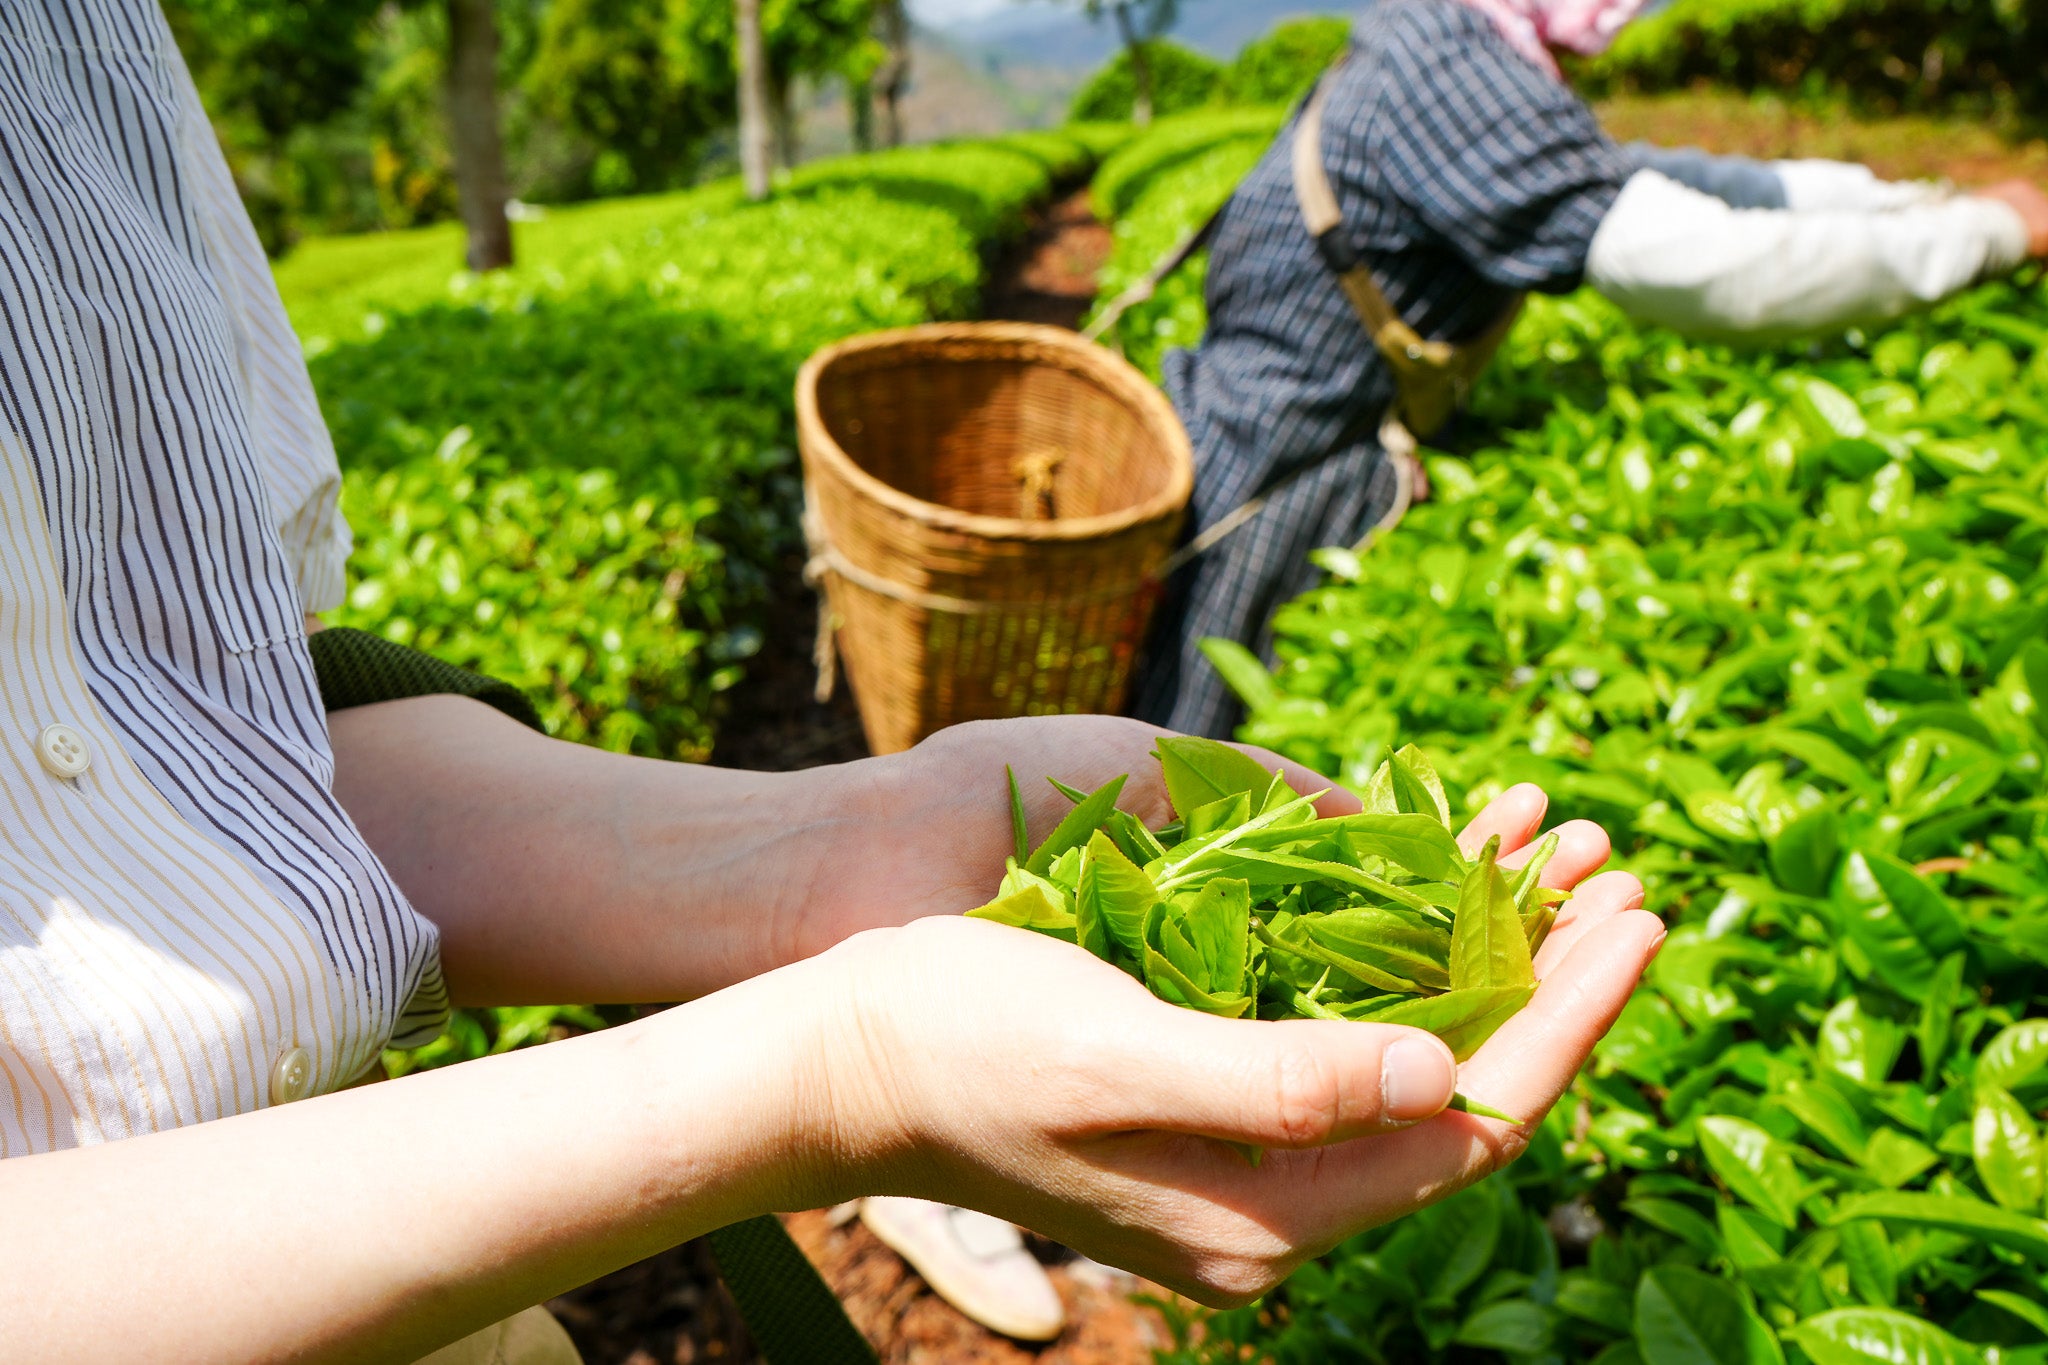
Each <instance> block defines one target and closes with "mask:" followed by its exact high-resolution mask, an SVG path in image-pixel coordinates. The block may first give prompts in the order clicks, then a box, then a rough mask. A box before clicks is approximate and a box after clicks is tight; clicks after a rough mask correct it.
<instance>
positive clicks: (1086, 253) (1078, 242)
mask: <svg viewBox="0 0 2048 1365" xmlns="http://www.w3.org/2000/svg"><path fill="white" fill-rule="evenodd" d="M1109 250H1110V233H1109V229H1108V228H1107V227H1105V226H1104V225H1103V224H1102V223H1100V222H1098V221H1097V220H1096V217H1095V211H1094V209H1092V208H1091V207H1090V206H1089V203H1088V191H1087V189H1086V187H1083V188H1081V189H1079V190H1076V191H1074V192H1073V193H1071V194H1069V195H1067V196H1066V197H1065V198H1063V199H1061V200H1059V201H1057V202H1056V203H1054V204H1052V205H1051V206H1050V207H1049V208H1046V209H1045V210H1043V211H1042V212H1040V213H1037V214H1035V215H1034V216H1033V220H1032V223H1031V228H1030V231H1029V233H1028V234H1027V235H1026V236H1025V238H1024V240H1023V241H1022V242H1020V243H1019V244H1018V245H1017V247H1016V248H1015V250H1013V251H1012V252H1011V253H1010V254H1009V255H1008V256H1007V257H1006V258H1004V260H1002V261H1001V262H1000V263H998V265H997V267H996V270H995V278H994V280H993V281H992V282H991V284H990V286H989V292H988V301H987V306H986V307H985V308H984V309H983V312H984V313H985V314H986V316H987V317H988V318H989V319H990V320H991V321H1004V322H1039V323H1044V324H1046V325H1047V326H1050V327H1065V328H1066V329H1068V330H1069V331H1078V330H1080V326H1081V319H1082V318H1083V317H1085V316H1086V315H1087V313H1088V308H1089V306H1090V305H1091V304H1093V303H1094V302H1095V286H1096V283H1097V281H1098V280H1100V278H1101V276H1102V267H1103V266H1104V265H1105V264H1106V263H1107V262H1108V261H1109Z"/></svg>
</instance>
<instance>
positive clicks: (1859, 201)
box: [1771, 161, 1955, 213]
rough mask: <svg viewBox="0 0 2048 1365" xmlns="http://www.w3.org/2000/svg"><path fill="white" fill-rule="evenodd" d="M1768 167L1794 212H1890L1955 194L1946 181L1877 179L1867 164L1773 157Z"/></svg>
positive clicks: (1937, 200)
mask: <svg viewBox="0 0 2048 1365" xmlns="http://www.w3.org/2000/svg"><path fill="white" fill-rule="evenodd" d="M1771 170H1772V172H1773V173H1774V174H1776V175H1777V177H1778V183H1779V184H1781V185H1783V186H1784V187H1785V206H1786V207H1787V208H1789V209H1791V210H1792V211H1793V212H1795V213H1826V212H1828V211H1830V210H1853V211H1857V212H1862V213H1890V212H1892V211H1893V210H1895V209H1910V208H1916V207H1918V206H1920V205H1922V204H1938V203H1940V202H1941V201H1942V200H1944V199H1949V198H1952V197H1953V196H1954V195H1955V188H1954V187H1953V186H1951V185H1949V184H1948V183H1947V182H1946V181H1941V180H1880V179H1878V178H1877V175H1876V173H1875V172H1873V171H1872V170H1871V169H1870V167H1868V166H1858V165H1856V164H1855V163H1853V162H1848V161H1773V162H1772V163H1771Z"/></svg>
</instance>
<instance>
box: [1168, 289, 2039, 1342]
mask: <svg viewBox="0 0 2048 1365" xmlns="http://www.w3.org/2000/svg"><path fill="white" fill-rule="evenodd" d="M1479 417H1480V419H1481V422H1482V425H1481V427H1480V428H1479V430H1478V432H1477V433H1476V442H1477V444H1476V448H1474V449H1472V450H1470V452H1469V453H1467V454H1465V455H1462V456H1461V455H1453V454H1438V455H1436V456H1434V457H1433V458H1432V460H1431V473H1432V476H1433V483H1434V487H1435V498H1434V500H1433V501H1431V502H1428V503H1425V504H1423V505H1421V506H1419V507H1417V508H1416V509H1415V510H1414V511H1413V512H1412V513H1411V514H1410V516H1409V518H1408V519H1407V521H1406V522H1404V524H1403V526H1402V528H1401V531H1400V533H1399V534H1398V535H1397V536H1395V537H1392V538H1390V539H1389V540H1388V541H1386V542H1384V543H1383V545H1382V546H1381V547H1380V548H1378V549H1376V550H1375V551H1373V552H1371V553H1370V554H1368V555H1365V556H1362V557H1360V556H1353V555H1349V554H1346V553H1341V552H1326V554H1325V555H1324V557H1323V559H1324V563H1325V565H1326V567H1328V568H1329V570H1330V571H1331V577H1330V580H1329V582H1328V584H1327V585H1326V586H1324V587H1321V588H1319V589H1317V590H1315V591H1313V592H1311V593H1310V594H1308V595H1307V596H1306V597H1304V598H1302V599H1301V600H1299V601H1298V602H1296V603H1294V604H1293V605H1291V606H1289V607H1287V608H1285V609H1284V610H1283V611H1282V613H1281V616H1280V618H1279V621H1278V623H1277V624H1278V633H1279V645H1278V648H1279V656H1280V664H1279V667H1278V670H1277V673H1276V675H1275V676H1274V677H1273V678H1272V679H1271V681H1270V682H1268V683H1266V684H1265V685H1264V686H1263V687H1260V688H1254V689H1251V694H1252V701H1253V707H1254V709H1253V714H1252V718H1251V721H1250V723H1249V725H1248V726H1247V728H1246V731H1245V736H1246V737H1247V738H1248V739H1251V740H1253V741H1255V742H1259V743H1263V744H1268V745H1272V746H1274V747H1277V748H1280V749H1282V750H1283V751H1285V752H1288V753H1289V754H1290V755H1291V756H1293V757H1295V758H1298V759H1301V760H1303V761H1306V762H1310V763H1314V764H1318V765H1321V766H1322V767H1323V768H1324V770H1325V771H1331V772H1335V773H1338V774H1341V775H1342V776H1344V777H1345V778H1347V779H1348V780H1349V781H1351V782H1353V783H1357V782H1361V781H1363V780H1365V779H1367V778H1369V777H1370V776H1371V774H1372V773H1373V772H1374V771H1375V769H1376V767H1377V765H1378V764H1379V763H1380V762H1382V761H1384V759H1385V757H1386V755H1387V754H1388V752H1389V749H1390V747H1391V746H1392V745H1393V744H1395V743H1397V742H1403V741H1413V742H1418V743H1422V744H1426V745H1428V746H1429V747H1430V748H1431V749H1432V751H1433V752H1437V753H1440V754H1444V755H1448V756H1449V757H1447V759H1446V761H1445V763H1444V766H1443V778H1444V781H1445V784H1446V786H1447V787H1448V789H1449V790H1450V792H1451V793H1452V795H1453V798H1454V801H1456V802H1458V803H1459V804H1462V805H1466V806H1470V805H1473V804H1475V803H1477V802H1479V801H1481V800H1483V799H1485V798H1487V797H1489V796H1490V795H1492V794H1493V793H1495V792H1497V791H1499V790H1500V789H1502V788H1503V787H1504V786H1505V785H1506V784H1509V783H1512V782H1517V781H1534V782H1539V783H1541V784H1543V785H1544V786H1545V787H1546V788H1547V789H1548V790H1549V791H1550V792H1551V793H1552V794H1553V797H1554V804H1553V806H1552V810H1551V818H1552V819H1553V821H1554V820H1558V819H1563V818H1570V817H1573V816H1586V817H1590V818H1594V819H1597V820H1599V821H1601V822H1602V823H1603V824H1605V825H1606V826H1607V827H1608V828H1609V829H1610V830H1612V831H1613V832H1614V834H1615V837H1616V845H1617V851H1618V853H1619V854H1620V855H1621V857H1622V858H1623V860H1624V861H1625V863H1626V865H1628V866H1629V867H1630V868H1632V869H1633V870H1634V871H1636V872H1638V873H1639V874H1640V875H1642V876H1643V877H1644V878H1645V880H1646V882H1647V883H1648V884H1649V886H1650V889H1651V897H1652V901H1651V903H1652V905H1653V906H1654V907H1655V908H1658V909H1659V910H1661V911H1662V912H1664V913H1665V914H1666V915H1667V917H1668V918H1670V919H1671V921H1672V922H1673V929H1672V932H1671V937H1670V940H1669V941H1668V942H1667V943H1666V945H1665V948H1664V951H1663V954H1662V956H1661V957H1660V958H1659V960H1658V962H1657V963H1656V965H1655V967H1654V968H1653V970H1652V973H1651V976H1650V978H1649V982H1648V985H1647V987H1646V989H1645V990H1644V991H1642V992H1641V993H1639V994H1638V996H1637V997H1636V998H1635V999H1634V1000H1633V1001H1632V1002H1631V1003H1630V1004H1629V1006H1628V1008H1627V1009H1626V1010H1625V1011H1624V1013H1623V1014H1622V1016H1621V1019H1620V1021H1619V1022H1618V1023H1617V1025H1616V1026H1615V1028H1614V1029H1613V1031H1612V1032H1611V1033H1610V1034H1609V1036H1608V1037H1607V1039H1606V1040H1605V1042H1603V1044H1602V1045H1601V1047H1600V1048H1599V1050H1598V1052H1597V1053H1596V1057H1595V1062H1594V1065H1593V1067H1592V1068H1591V1070H1590V1071H1589V1073H1588V1074H1587V1075H1586V1076H1584V1077H1582V1078H1581V1079H1580V1081H1579V1082H1578V1083H1577V1085H1576V1087H1575V1090H1574V1093H1573V1095H1572V1096H1571V1097H1569V1098H1568V1099H1567V1100H1566V1101H1565V1103H1564V1104H1563V1105H1562V1106H1560V1108H1559V1110H1558V1111H1557V1113H1555V1114H1554V1115H1553V1116H1552V1118H1551V1119H1550V1120H1549V1121H1548V1122H1547V1123H1546V1125H1545V1128H1544V1130H1543V1131H1542V1132H1541V1133H1540V1134H1539V1135H1538V1137H1537V1140H1536V1142H1535V1145H1534V1147H1533V1149H1532V1153H1531V1159H1528V1160H1525V1161H1524V1162H1523V1163H1520V1164H1519V1165H1518V1166H1516V1167H1514V1168H1511V1169H1510V1170H1509V1171H1508V1172H1507V1173H1506V1174H1505V1175H1504V1176H1502V1177H1500V1178H1498V1179H1496V1180H1495V1181H1492V1182H1489V1183H1488V1185H1486V1186H1482V1187H1481V1188H1480V1189H1479V1190H1476V1191H1473V1192H1470V1193H1468V1194H1465V1195H1462V1196H1460V1197H1459V1198H1458V1199H1457V1200H1454V1201H1451V1202H1450V1203H1448V1204H1446V1205H1443V1206H1441V1208H1440V1209H1439V1210H1433V1211H1430V1212H1428V1213H1425V1214H1423V1215H1420V1216H1419V1218H1418V1219H1412V1220H1408V1221H1407V1222H1405V1223H1402V1224H1398V1225H1395V1226H1394V1227H1392V1228H1387V1229H1381V1230H1378V1231H1376V1232H1374V1233H1370V1234H1367V1235H1366V1236H1365V1237H1363V1238H1360V1239H1357V1240H1355V1241H1354V1242H1352V1243H1350V1244H1347V1245H1346V1246H1344V1247H1342V1248H1340V1249H1339V1250H1338V1251H1337V1252H1336V1253H1334V1254H1333V1255H1332V1256H1331V1257H1329V1258H1327V1259H1326V1260H1325V1261H1324V1262H1323V1263H1322V1265H1320V1266H1319V1267H1318V1268H1317V1269H1315V1270H1314V1271H1313V1272H1310V1273H1309V1274H1307V1275H1306V1276H1304V1277H1297V1279H1296V1280H1295V1281H1293V1282H1291V1283H1290V1284H1289V1285H1288V1286H1287V1287H1286V1288H1285V1289H1284V1290H1283V1291H1281V1292H1280V1293H1279V1294H1277V1295H1275V1296H1273V1297H1272V1298H1270V1299H1269V1300H1268V1301H1267V1302H1266V1303H1265V1304H1264V1305H1262V1306H1261V1308H1260V1309H1258V1310H1256V1311H1247V1312H1245V1313H1239V1314H1225V1315H1221V1316H1219V1317H1217V1318H1215V1319H1213V1320H1211V1321H1210V1323H1209V1326H1208V1336H1207V1338H1206V1341H1205V1343H1204V1344H1203V1345H1200V1346H1196V1345H1194V1344H1192V1343H1191V1342H1190V1341H1185V1340H1184V1341H1183V1343H1182V1344H1181V1346H1180V1347H1179V1349H1178V1351H1177V1352H1176V1353H1175V1355H1174V1356H1173V1357H1172V1358H1174V1359H1177V1360H1180V1361H1195V1360H1217V1361H1221V1360H1237V1359H1240V1358H1241V1357H1240V1355H1239V1354H1238V1352H1239V1351H1240V1349H1241V1348H1245V1347H1249V1348H1251V1353H1252V1354H1255V1355H1258V1356H1260V1358H1264V1356H1265V1355H1268V1354H1270V1355H1271V1356H1272V1357H1274V1358H1276V1359H1278V1360H1281V1361H1287V1362H1292V1361H1309V1360H1323V1359H1333V1358H1351V1356H1357V1357H1358V1358H1362V1359H1384V1360H1420V1359H1450V1358H1456V1356H1457V1352H1458V1351H1459V1350H1460V1349H1461V1346H1460V1343H1466V1344H1476V1343H1477V1342H1479V1341H1481V1340H1482V1339H1483V1340H1484V1341H1486V1342H1488V1343H1490V1344H1492V1346H1493V1348H1494V1349H1504V1350H1506V1351H1507V1353H1508V1354H1510V1355H1512V1356H1515V1357H1518V1358H1519V1357H1522V1356H1531V1357H1542V1356H1546V1355H1547V1356H1550V1357H1551V1358H1561V1359H1565V1360H1589V1359H1594V1358H1596V1357H1597V1358H1598V1359H1600V1360H1603V1361H1621V1360H1630V1361H1633V1360H1641V1361H1646V1362H1654V1361H1692V1360H1700V1361H1724V1360H1726V1361H1780V1360H1793V1361H1811V1362H1815V1363H1816V1365H1834V1362H1850V1361H1867V1360H1921V1361H1951V1360H1954V1361H1984V1360H1989V1359H1993V1358H1996V1359H2002V1360H2007V1361H2015V1360H2040V1359H2042V1358H2044V1356H2048V1349H2044V1346H2043V1342H2044V1336H2048V1334H2044V1330H2043V1329H2044V1326H2048V1307H2044V1304H2048V1297H2044V1294H2043V1284H2044V1278H2043V1276H2044V1271H2048V1220H2044V1218H2043V1214H2044V1211H2048V1209H2044V1204H2043V1199H2044V1193H2043V1190H2044V1183H2043V1176H2042V1152H2043V1148H2042V1128H2041V1118H2040V1116H2041V1113H2042V1109H2043V1105H2044V1102H2048V1018H2044V1017H2041V1016H2044V1015H2048V786H2044V779H2043V761H2044V759H2048V723H2044V722H2043V721H2042V720H2041V717H2042V716H2043V715H2044V714H2048V644H2044V643H2043V640H2044V639H2048V607H2044V606H2043V603H2044V601H2048V517H2044V515H2043V512H2042V508H2043V506H2044V503H2048V295H2044V293H2043V291H2042V290H2041V289H2040V287H2039V286H2037V285H2028V286H2025V287H2009V286H1996V287H1990V288H1986V289H1983V290H1980V291H1978V292H1976V293H1974V294H1972V295H1970V296H1968V297H1966V298H1964V299H1962V300H1959V301H1956V302H1954V303H1951V304H1949V305H1946V306H1944V307H1943V308H1942V309H1940V310H1938V311H1937V312H1936V313H1934V314H1933V315H1931V316H1928V317H1923V318H1917V319H1913V320H1909V321H1907V322H1905V323H1903V324H1901V325H1899V326H1898V327H1897V328H1895V329H1894V330H1891V331H1889V332H1886V333H1884V334H1882V335H1879V336H1875V337H1868V338H1865V337H1857V336H1852V337H1850V338H1848V339H1847V340H1846V341H1837V342H1834V343H1830V344H1827V345H1823V346H1817V347H1814V348H1812V349H1810V350H1807V351H1801V352H1766V353H1738V352H1733V351H1729V350H1726V349H1721V348H1716V347H1696V346H1692V345H1689V344H1687V343H1685V342H1682V341H1680V340H1679V339H1677V338H1675V337H1672V336H1669V335H1667V334H1663V333H1645V332H1642V331H1639V330H1637V329H1635V328H1633V327H1631V326H1630V325H1629V324H1627V323H1626V322H1625V321H1624V320H1623V319H1622V318H1621V317H1620V316H1619V314H1618V313H1616V312H1615V311H1614V310H1613V309H1612V308H1610V307H1609V306H1607V305H1606V304H1604V303H1602V302H1600V301H1598V300H1596V299H1593V298H1590V297H1586V296H1581V297H1577V298H1572V299H1567V300H1563V301H1554V302H1553V301H1539V302H1538V304H1537V305H1535V306H1534V307H1533V309H1532V312H1531V314H1530V315H1529V318H1528V319H1527V321H1526V322H1525V324H1524V325H1523V327H1522V328H1520V329H1519V330H1518V331H1517V333H1516V335H1515V337H1514V338H1513V339H1512V341H1511V343H1510V346H1509V348H1508V351H1507V353H1506V355H1505V356H1504V359H1503V362H1502V364H1501V366H1500V369H1499V372H1498V373H1497V374H1496V375H1495V376H1494V377H1493V378H1492V379H1491V380H1490V381H1489V382H1488V384H1487V385H1486V386H1484V388H1483V390H1482V396H1481V403H1480V413H1479ZM1450 1209H1457V1210H1458V1211H1457V1213H1456V1214H1450V1213H1446V1212H1444V1210H1450ZM1489 1209H1491V1210H1492V1211H1491V1212H1487V1210H1489ZM1418 1224H1420V1225H1421V1226H1422V1228H1423V1231H1421V1232H1413V1231H1411V1230H1410V1229H1411V1228H1413V1227H1415V1226H1416V1225H1418ZM1509 1227H1513V1228H1515V1229H1517V1232H1516V1235H1515V1237H1514V1239H1513V1240H1512V1243H1511V1241H1510V1239H1509V1238H1508V1237H1507V1236H1506V1235H1505V1234H1504V1233H1503V1232H1502V1231H1500V1229H1504V1228H1509ZM1446 1229H1449V1230H1448V1231H1447V1230H1446ZM1447 1263H1455V1264H1457V1265H1459V1266H1460V1267H1463V1268H1461V1270H1460V1272H1459V1274H1458V1276H1457V1277H1456V1278H1455V1279H1454V1280H1453V1282H1451V1283H1449V1284H1448V1285H1447V1286H1443V1287H1441V1288H1440V1289H1438V1290H1435V1291H1432V1290H1427V1289H1421V1288H1420V1287H1421V1285H1422V1284H1423V1283H1424V1282H1425V1278H1426V1277H1427V1276H1430V1275H1432V1274H1434V1273H1436V1271H1437V1268H1438V1267H1439V1266H1441V1265H1444V1264H1447ZM1510 1339H1512V1341H1513V1343H1514V1344H1513V1345H1512V1346H1505V1345H1503V1344H1502V1343H1505V1342H1507V1341H1509V1340H1510ZM1994 1351H1995V1352H1996V1353H1997V1354H1996V1355H1995V1356H1994V1355H1993V1352H1994ZM1347 1353H1348V1354H1347Z"/></svg>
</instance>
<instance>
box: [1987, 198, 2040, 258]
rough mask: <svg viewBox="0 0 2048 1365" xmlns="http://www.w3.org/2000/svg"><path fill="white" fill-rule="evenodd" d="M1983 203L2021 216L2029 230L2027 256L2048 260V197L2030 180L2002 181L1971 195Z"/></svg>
mask: <svg viewBox="0 0 2048 1365" xmlns="http://www.w3.org/2000/svg"><path fill="white" fill-rule="evenodd" d="M1972 193H1974V194H1975V195H1976V196H1977V197H1978V198H1980V199H1994V200H1997V201H1998V202H1999V203H2001V204H2004V205H2005V206H2006V207H2007V208H2009V209H2011V210H2012V211H2013V212H2015V213H2017V214H2019V216H2020V221H2021V222H2022V223H2025V224H2026V227H2027V254H2028V255H2029V256H2032V257H2033V258H2034V259H2035V260H2042V259H2048V194H2043V193H2042V192H2041V189H2040V187H2039V186H2037V185H2035V184H2034V183H2033V182H2032V181H2030V180H2002V181H2000V182H1999V183H1998V184H1996V185H1987V186H1985V187H1984V188H1983V189H1980V190H1974V191H1972Z"/></svg>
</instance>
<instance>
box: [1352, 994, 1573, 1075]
mask: <svg viewBox="0 0 2048 1365" xmlns="http://www.w3.org/2000/svg"><path fill="white" fill-rule="evenodd" d="M1535 994H1536V988H1535V987H1534V986H1480V987H1474V988H1471V989H1467V990H1455V991H1448V992H1446V993H1445V994H1443V995H1433V996H1418V997H1416V998H1415V999H1412V1000H1403V1001H1399V1002H1397V1003H1395V1004H1391V1005H1386V1006H1381V1007H1378V1008H1375V1009H1373V1010H1371V1011H1370V1012H1368V1013H1366V1014H1363V1015H1360V1016H1359V1017H1360V1018H1362V1019H1370V1020H1372V1021H1373V1022H1374V1023H1376V1024H1401V1025H1404V1026H1405V1027H1408V1028H1419V1029H1422V1030H1423V1031H1425V1032H1428V1033H1434V1034H1435V1035H1436V1036H1437V1037H1439V1038H1441V1039H1443V1041H1444V1043H1445V1045H1446V1046H1448V1047H1449V1048H1450V1049H1451V1052H1452V1054H1453V1055H1455V1056H1456V1057H1457V1059H1458V1060H1459V1061H1461V1062H1462V1061H1464V1060H1466V1059H1467V1058H1469V1057H1470V1056H1471V1055H1472V1054H1473V1053H1475V1052H1477V1051H1478V1050H1479V1049H1480V1047H1481V1046H1482V1045H1483V1044H1484V1043H1485V1042H1486V1040H1487V1039H1488V1038H1491V1037H1492V1036H1493V1035H1494V1033H1495V1032H1496V1031H1497V1030H1498V1029H1499V1028H1500V1026H1501V1025H1502V1024H1504V1023H1506V1022H1507V1021H1508V1020H1509V1019H1511V1018H1513V1017H1514V1015H1515V1012H1516V1011H1518V1010H1520V1009H1521V1008H1522V1006H1524V1005H1526V1004H1528V1003H1529V1001H1530V999H1531V998H1532V997H1533V996H1534V995H1535Z"/></svg>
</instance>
